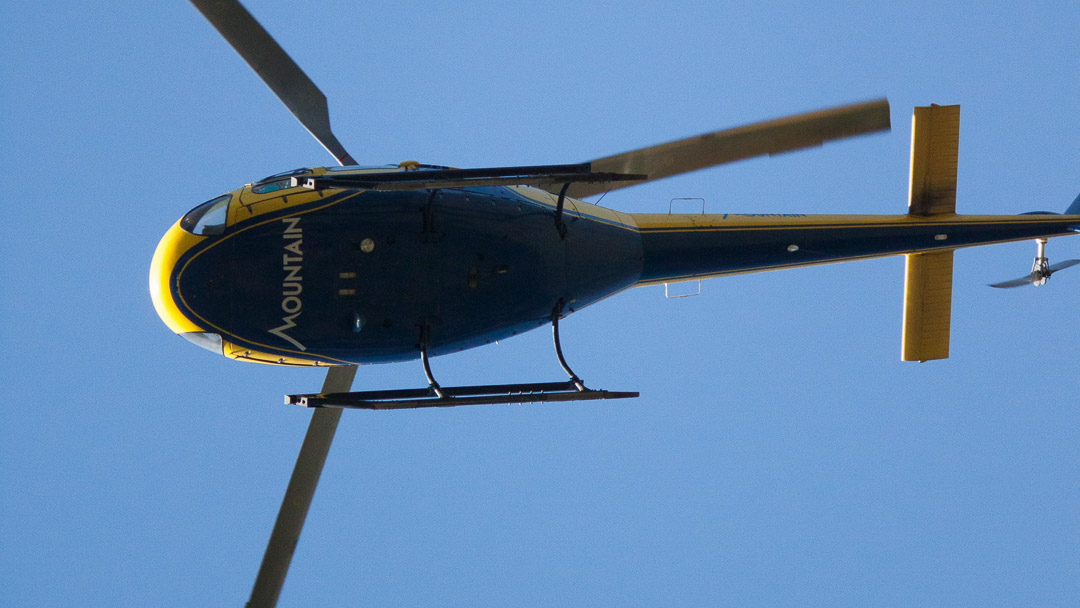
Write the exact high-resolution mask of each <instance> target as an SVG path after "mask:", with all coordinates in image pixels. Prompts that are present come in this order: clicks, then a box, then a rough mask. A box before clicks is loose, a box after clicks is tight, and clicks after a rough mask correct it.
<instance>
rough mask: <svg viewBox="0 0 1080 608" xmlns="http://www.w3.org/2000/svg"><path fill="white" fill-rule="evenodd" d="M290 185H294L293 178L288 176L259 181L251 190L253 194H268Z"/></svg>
mask: <svg viewBox="0 0 1080 608" xmlns="http://www.w3.org/2000/svg"><path fill="white" fill-rule="evenodd" d="M290 187H292V178H290V177H286V178H285V179H278V180H274V181H272V182H259V183H258V184H256V185H254V186H252V187H251V192H252V193H253V194H266V193H267V192H276V191H278V190H284V189H286V188H290Z"/></svg>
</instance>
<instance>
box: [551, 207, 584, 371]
mask: <svg viewBox="0 0 1080 608" xmlns="http://www.w3.org/2000/svg"><path fill="white" fill-rule="evenodd" d="M564 191H565V190H564ZM562 311H563V301H562V299H561V298H560V299H559V303H558V304H556V305H555V310H553V311H551V338H552V340H553V341H554V342H555V356H556V357H557V358H558V359H559V365H560V366H562V368H563V371H564V372H566V375H567V376H570V383H571V384H573V385H574V386H575V387H576V388H577V390H579V391H587V390H589V389H587V388H585V383H584V382H582V381H581V378H578V375H577V374H575V373H574V370H572V369H570V365H569V364H568V363H567V362H566V357H564V356H563V354H562V343H561V341H560V340H559V317H561V316H562Z"/></svg>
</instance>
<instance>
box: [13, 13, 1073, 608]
mask: <svg viewBox="0 0 1080 608" xmlns="http://www.w3.org/2000/svg"><path fill="white" fill-rule="evenodd" d="M246 4H247V6H248V7H249V8H250V9H251V11H252V12H253V13H254V14H255V16H256V17H257V18H258V19H259V20H260V21H261V22H262V23H263V24H264V25H265V26H266V27H267V28H268V30H269V31H270V32H271V33H272V34H273V35H274V36H275V37H276V38H277V40H278V41H279V42H280V43H281V44H282V45H283V46H284V47H285V48H286V49H287V50H288V52H289V53H291V54H292V56H293V57H294V58H295V59H296V60H297V62H298V63H299V64H300V65H301V66H302V67H303V69H304V70H306V71H307V73H308V74H309V75H310V76H311V77H312V79H313V80H314V81H315V82H316V83H317V84H318V85H319V86H320V87H321V88H322V89H323V91H324V92H325V93H326V94H327V96H328V98H329V100H330V110H331V118H332V121H333V125H334V129H335V131H336V133H337V135H338V137H339V138H340V139H341V141H342V142H343V143H344V144H345V146H346V147H347V148H348V149H349V151H350V152H351V153H352V154H353V156H354V157H356V158H357V159H358V160H359V161H360V162H361V163H368V164H382V163H390V162H398V161H402V160H407V159H416V160H420V161H423V162H430V163H438V164H448V165H454V166H460V167H470V166H493V165H520V164H541V163H566V162H578V161H582V160H587V159H589V158H595V157H598V156H604V155H608V154H612V153H616V152H622V151H625V150H628V149H631V148H636V147H641V146H645V145H651V144H656V143H660V142H662V141H667V140H670V139H675V138H679V137H684V136H689V135H695V134H698V133H701V132H705V131H710V130H714V129H719V128H724V127H729V126H736V125H740V124H745V123H749V122H753V121H758V120H764V119H769V118H774V117H777V116H782V115H787V114H792V113H797V112H802V111H808V110H813V109H818V108H822V107H827V106H833V105H839V104H843V103H850V102H856V101H864V100H868V99H873V98H876V97H880V96H888V98H889V100H890V102H891V103H892V120H893V131H892V133H890V134H883V135H875V136H869V137H864V138H860V139H856V140H848V141H843V142H839V143H835V144H831V145H828V146H826V147H824V148H821V149H817V150H810V151H804V152H797V153H793V154H788V155H782V156H779V157H775V158H767V159H756V160H751V161H746V162H742V163H738V164H735V165H730V166H727V167H721V168H716V169H712V170H707V171H703V172H700V173H696V174H693V175H688V176H683V177H679V178H674V179H670V180H665V181H661V182H657V183H653V184H649V185H646V186H642V187H637V188H631V189H627V190H623V191H620V192H617V193H613V194H610V195H608V196H607V197H606V198H605V199H604V200H603V203H602V204H604V205H605V206H610V207H613V208H617V209H620V210H625V211H634V212H646V211H653V212H664V211H666V210H667V208H668V202H669V200H670V199H671V198H673V197H694V196H697V197H704V198H705V199H706V200H707V209H708V211H711V212H751V213H768V212H786V213H885V214H892V213H903V212H905V210H906V207H905V204H906V199H907V180H908V155H909V137H910V116H911V107H912V106H914V105H926V104H929V103H931V102H933V103H939V104H953V103H959V104H961V107H962V113H961V128H960V166H959V179H958V195H957V208H958V210H959V211H961V212H966V213H1019V212H1024V211H1030V210H1042V209H1046V210H1053V211H1063V210H1064V209H1065V208H1066V207H1067V206H1068V204H1069V203H1070V202H1071V201H1072V200H1073V198H1074V197H1076V195H1077V193H1078V192H1080V85H1078V83H1080V79H1078V77H1080V48H1078V46H1077V31H1080V6H1078V5H1077V3H1075V2H1067V1H1064V0H1062V1H1060V2H1022V3H986V2H945V3H942V2H926V3H911V2H896V3H890V2H874V3H860V2H844V1H839V2H828V3H790V4H787V3H779V4H776V3H764V4H761V3H744V2H737V3H736V2H731V3H725V2H703V3H697V2H689V3H687V2H683V3H671V2H636V1H635V2H609V3H599V4H597V3H588V2H561V1H550V2H542V3H541V2H534V3H517V2H490V3H483V2H479V3H478V2H460V3H457V2H455V3H420V2H384V3H356V2H347V1H344V0H318V1H316V0H308V1H298V0H293V1H287V2H286V1H276V0H248V1H247V3H246ZM808 4H809V5H812V6H807V5H808ZM0 56H2V57H3V61H2V62H0V160H2V163H0V164H2V166H3V167H4V168H5V171H6V176H5V177H6V182H7V187H6V188H5V194H4V195H3V197H2V202H0V208H2V209H3V219H4V221H3V222H2V223H0V236H2V238H0V387H2V389H3V394H4V403H3V406H2V407H0V604H2V605H5V606H63V605H104V606H109V605H140V606H226V605H231V606H239V605H242V604H243V602H244V601H245V600H246V599H247V595H248V593H249V591H250V588H251V585H252V582H253V580H254V577H255V573H256V571H257V569H258V565H259V560H260V559H261V556H262V553H263V550H264V548H265V543H266V540H267V538H268V535H269V532H270V528H271V526H272V523H273V520H274V517H275V515H276V513H277V509H278V506H279V504H280V500H281V497H282V494H283V492H284V488H285V485H286V482H287V480H288V477H289V474H290V472H291V469H292V465H293V462H294V459H295V457H296V454H297V451H298V449H299V446H300V441H301V438H302V436H303V433H304V430H305V428H306V426H307V421H308V419H309V417H310V412H308V411H306V410H303V409H301V408H296V407H288V406H284V405H281V398H282V395H283V394H285V393H297V392H314V391H317V390H318V387H319V386H320V382H321V381H322V378H323V375H324V372H322V371H316V370H294V369H278V368H271V367H263V366H256V365H249V364H244V363H238V362H232V361H228V360H226V359H224V358H222V357H214V356H213V355H211V354H210V353H207V352H206V351H203V350H200V349H198V348H195V347H194V346H192V345H191V344H188V343H187V342H185V341H184V340H182V339H180V338H179V337H177V336H175V335H173V334H172V333H171V332H170V331H169V330H168V329H167V328H166V327H165V326H164V325H163V324H162V323H161V321H160V320H159V319H158V318H157V316H156V315H155V313H154V310H153V307H152V305H151V302H150V296H149V293H148V291H147V271H148V268H149V264H150V258H151V255H152V253H153V251H154V247H155V245H156V244H157V242H158V239H159V238H160V237H161V235H162V234H163V233H164V232H165V230H166V229H167V228H168V227H169V226H170V225H171V224H172V222H174V221H176V219H177V218H178V217H180V216H181V215H182V214H183V213H185V212H186V211H187V210H188V209H190V208H191V207H193V206H195V205H196V204H198V203H200V202H202V201H204V200H207V199H209V198H211V197H213V196H215V195H217V194H219V193H222V192H225V191H228V190H231V189H233V188H236V187H238V186H240V185H242V184H244V183H246V182H251V181H254V180H256V179H259V178H261V177H263V176H265V175H269V174H271V173H275V172H278V171H282V170H286V169H291V168H294V167H301V166H312V165H326V164H333V159H332V158H331V157H330V156H329V155H328V154H327V153H326V152H325V151H323V150H322V148H321V147H320V146H319V145H318V144H317V143H316V142H315V141H314V140H313V139H311V138H310V137H309V136H308V134H307V133H306V132H305V131H304V130H303V128H302V127H300V126H299V125H298V124H297V123H296V122H295V121H294V119H293V118H292V116H291V115H290V114H289V113H288V112H287V110H285V109H284V107H283V106H282V105H281V104H280V103H279V102H278V100H277V99H276V98H275V97H273V95H272V94H271V93H270V92H269V90H268V89H267V88H266V87H265V86H264V85H263V84H262V82H261V81H259V80H258V79H257V77H256V76H255V75H254V74H253V73H252V72H251V70H249V69H248V67H247V66H246V65H245V64H244V63H243V62H242V60H241V59H240V58H239V57H238V56H237V55H236V54H235V53H234V52H233V51H232V50H231V48H230V47H228V46H227V44H226V43H225V42H224V41H223V40H222V39H221V38H220V37H219V35H218V34H217V32H216V31H215V30H214V29H213V28H212V27H211V26H210V25H209V24H208V23H206V22H205V21H204V20H203V18H202V17H201V16H200V15H199V14H198V12H197V11H196V10H195V9H194V8H193V7H192V6H190V5H189V4H188V3H187V2H182V1H180V0H173V1H169V2H152V3H148V2H132V1H118V2H109V3H91V4H88V3H82V2H50V1H44V2H41V1H32V2H31V1H29V0H8V1H7V2H4V3H3V4H2V5H0ZM1034 250H1035V247H1034V244H1032V243H1022V244H1014V245H1002V246H996V247H990V248H983V249H971V250H963V251H960V252H959V253H958V254H957V255H956V264H955V280H954V288H953V317H952V319H953V321H952V358H951V359H949V360H947V361H939V362H931V363H926V364H916V363H901V362H900V360H899V355H900V325H901V306H902V295H903V268H904V263H903V259H902V258H889V259H884V260H877V261H869V262H859V263H853V264H843V265H834V266H827V267H818V268H812V269H804V270H789V271H782V272H776V273H765V274H757V275H747V276H740V277H733V278H726V279H722V280H714V281H710V282H706V283H705V284H704V285H703V287H702V291H703V293H702V295H701V296H699V297H694V298H686V299H679V300H665V298H664V291H663V288H658V287H652V288H643V289H638V290H631V291H628V292H624V293H622V294H619V295H617V296H616V297H614V298H611V299H609V300H607V301H605V302H602V303H600V304H598V305H596V306H594V307H592V308H588V309H586V310H584V311H581V312H579V313H577V314H575V315H573V316H571V317H570V318H568V319H567V320H566V321H565V323H564V326H563V329H564V348H565V351H566V354H567V357H568V358H569V360H570V362H571V364H572V365H573V366H574V368H575V369H576V370H577V371H578V373H579V374H580V375H581V376H582V377H583V378H584V379H585V380H586V381H587V382H588V383H589V384H590V385H593V386H596V387H599V388H607V389H614V390H638V391H640V392H641V393H642V396H641V398H639V399H636V400H629V401H614V402H597V403H580V404H568V405H565V404H564V405H531V406H487V407H474V408H460V409H453V410H448V411H412V412H396V413H386V412H346V413H345V415H344V417H343V419H342V423H341V426H340V428H339V430H338V434H337V439H336V441H335V444H334V446H333V449H332V450H331V453H330V457H329V460H328V462H327V466H326V469H325V471H324V474H323V478H322V482H321V484H320V486H319V491H318V493H317V494H316V496H315V501H314V503H313V505H312V508H311V512H310V514H309V517H308V521H307V526H306V527H305V529H304V534H303V536H302V538H301V540H300V545H299V548H298V550H297V552H296V556H295V559H294V561H293V565H292V570H291V571H290V574H289V578H288V580H287V581H286V583H285V588H284V592H283V593H282V596H281V602H280V605H281V606H314V605H323V606H329V605H380V606H420V605H430V606H511V605H529V606H566V605H595V606H672V605H699V606H704V605H731V606H776V605H840V606H844V605H847V606H866V605H889V606H893V605H895V606H925V605H980V606H986V605H1009V606H1016V605H1038V606H1065V605H1073V606H1075V605H1077V604H1078V603H1080V482H1078V479H1080V407H1078V404H1077V394H1078V393H1080V379H1078V376H1077V359H1078V357H1080V306H1078V294H1080V271H1075V270H1074V271H1070V272H1064V273H1062V274H1060V275H1057V276H1055V277H1054V278H1053V279H1052V280H1051V281H1050V283H1049V284H1048V285H1047V286H1045V287H1043V288H1039V289H1034V288H1025V289H1016V290H1012V291H998V290H992V289H990V288H988V287H986V284H987V283H990V282H994V281H999V280H1004V279H1009V278H1014V277H1017V276H1020V275H1023V274H1025V273H1026V272H1028V270H1029V269H1030V264H1031V258H1032V256H1033V254H1034ZM1049 253H1050V257H1051V260H1052V261H1053V260H1062V259H1066V258H1074V257H1080V239H1075V240H1073V239H1068V238H1065V239H1056V240H1053V241H1051V243H1050V246H1049ZM432 365H433V367H434V369H435V373H436V376H437V377H438V378H439V379H440V380H441V381H442V382H443V383H444V384H447V385H453V384H474V383H484V382H510V381H538V380H558V379H560V378H561V377H562V376H561V371H560V370H559V368H558V366H557V365H556V362H555V357H554V355H553V353H552V349H551V346H550V335H549V333H548V332H547V331H544V330H538V331H535V332H533V333H531V334H528V335H524V336H521V337H518V338H515V339H513V340H509V341H504V342H503V343H502V344H500V345H497V346H491V347H486V348H482V349H477V350H473V351H467V352H465V353H461V354H457V355H453V356H448V357H442V358H437V359H435V360H433V362H432ZM423 384H424V381H423V375H422V372H421V369H420V365H419V363H418V362H415V363H407V364H395V365H383V366H371V367H365V368H361V369H360V370H359V372H358V374H357V379H356V383H355V387H356V388H357V389H358V390H363V389H376V388H401V387H413V386H422V385H423Z"/></svg>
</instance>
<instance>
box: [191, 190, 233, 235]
mask: <svg viewBox="0 0 1080 608" xmlns="http://www.w3.org/2000/svg"><path fill="white" fill-rule="evenodd" d="M229 199H230V195H228V194H223V195H221V196H219V197H217V198H214V199H210V200H208V201H206V202H205V203H203V204H201V205H199V206H198V207H195V208H194V209H192V210H191V211H188V214H187V215H185V216H184V219H182V220H180V227H181V228H183V229H184V230H186V231H188V232H190V233H191V234H198V235H200V236H212V235H215V234H221V233H222V232H225V218H226V217H227V215H228V212H229Z"/></svg>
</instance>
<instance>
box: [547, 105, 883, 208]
mask: <svg viewBox="0 0 1080 608" xmlns="http://www.w3.org/2000/svg"><path fill="white" fill-rule="evenodd" d="M889 128H890V121H889V102H888V100H886V99H878V100H876V101H870V102H866V103H857V104H852V105H847V106H840V107H836V108H829V109H826V110H819V111H816V112H808V113H806V114H797V115H795V116H788V117H786V118H778V119H775V120H769V121H766V122H759V123H754V124H750V125H746V126H742V127H736V128H734V129H726V130H723V131H714V132H712V133H706V134H704V135H698V136H696V137H688V138H686V139H680V140H677V141H672V142H668V143H666V144H660V145H657V146H651V147H648V148H641V149H638V150H632V151H630V152H625V153H623V154H616V155H614V156H608V157H605V158H598V159H596V160H594V161H592V170H593V171H597V172H604V173H634V174H646V175H648V176H649V177H648V180H646V181H653V180H657V179H662V178H665V177H671V176H673V175H679V174H681V173H688V172H690V171H697V170H698V169H705V168H707V167H713V166H716V165H722V164H725V163H731V162H735V161H738V160H743V159H747V158H752V157H754V156H761V155H764V154H780V153H783V152H790V151H793V150H799V149H802V148H809V147H813V146H820V145H822V144H823V143H825V142H827V141H832V140H835V139H842V138H845V137H854V136H856V135H863V134H866V133H874V132H877V131H888V130H889ZM639 183H642V182H634V183H625V184H618V183H616V184H574V185H572V186H571V187H570V189H569V190H568V191H567V194H568V195H570V196H573V197H576V198H582V197H585V196H591V195H594V194H601V193H603V192H607V191H609V190H615V189H618V188H624V187H626V186H631V185H635V184H639ZM552 188H553V189H554V190H550V189H549V191H553V192H554V193H558V191H559V186H553V187H552Z"/></svg>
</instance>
